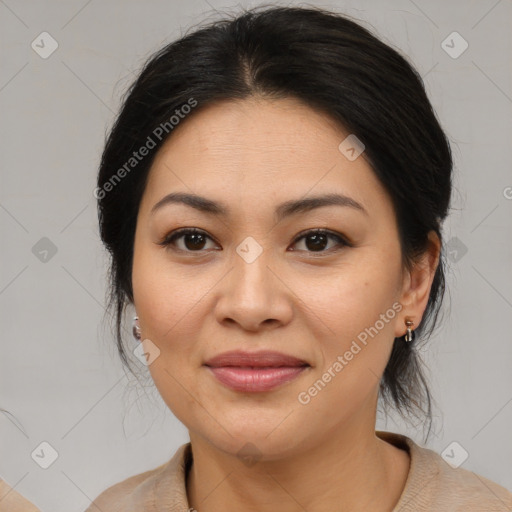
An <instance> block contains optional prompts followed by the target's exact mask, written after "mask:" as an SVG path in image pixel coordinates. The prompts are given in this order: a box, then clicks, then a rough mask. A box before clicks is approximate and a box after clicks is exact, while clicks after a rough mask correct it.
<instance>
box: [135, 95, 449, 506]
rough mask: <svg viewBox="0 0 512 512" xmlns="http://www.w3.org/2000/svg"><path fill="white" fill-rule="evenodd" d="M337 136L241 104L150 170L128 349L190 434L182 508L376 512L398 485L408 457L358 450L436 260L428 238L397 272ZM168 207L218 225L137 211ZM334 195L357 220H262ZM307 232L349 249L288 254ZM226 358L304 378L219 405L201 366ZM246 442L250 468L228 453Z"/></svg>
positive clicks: (318, 121)
mask: <svg viewBox="0 0 512 512" xmlns="http://www.w3.org/2000/svg"><path fill="white" fill-rule="evenodd" d="M347 135H348V133H347V132H345V131H343V129H342V128H341V127H340V126H339V125H338V124H337V123H335V122H334V121H333V120H332V119H331V118H330V117H329V116H327V115H325V114H323V113H320V112H317V111H315V110H312V109H311V108H309V107H308V106H305V105H304V104H302V103H300V102H299V101H297V100H295V99H291V98H290V99H279V100H272V101H270V100H268V99H262V98H254V97H253V98H250V99H246V100H243V101H236V102H234V101H230V102H223V103H218V104H215V105H210V106H208V107H206V108H203V109H202V110H198V111H197V112H195V113H194V115H191V116H190V117H189V118H187V119H185V120H184V121H182V122H181V124H180V125H179V126H178V127H177V128H175V131H174V132H173V134H172V136H171V137H170V138H169V139H168V140H167V141H166V143H165V145H164V146H163V147H162V148H161V149H160V151H159V153H158V154H157V155H156V158H155V161H154V163H153V166H152V168H151V171H150V175H149V180H148V184H147V187H146V190H145V192H144V196H143V198H142V202H141V205H140V210H139V215H138V219H137V228H136V234H135V242H134V261H133V274H132V278H133V292H134V306H135V309H136V312H137V315H138V316H139V319H140V320H139V322H140V326H141V334H142V339H149V340H151V342H152V343H153V344H154V345H153V346H156V347H158V349H159V350H160V354H159V356H158V357H157V358H156V359H155V360H154V362H152V363H151V364H150V365H149V370H150V372H151V376H152V378H153V380H154V382H155V385H156V387H157V389H158V391H159V392H160V394H161V396H162V397H163V399H164V401H165V402H166V404H167V405H168V407H169V408H170V409H171V410H172V412H173V413H174V414H175V415H176V417H177V418H178V419H179V420H180V421H182V422H183V424H184V425H185V426H186V427H187V428H188V430H189V434H190V439H191V442H192V450H193V456H194V463H193V466H192V469H191V471H190V475H189V478H188V482H187V493H188V497H189V500H190V504H191V506H193V507H194V508H196V509H197V510H198V511H200V512H209V511H221V510H244V511H251V510H255V511H256V510H258V511H260V512H261V511H267V510H268V511H270V510H272V511H273V510H275V509H276V507H277V506H279V509H280V511H281V512H283V511H285V512H288V511H299V510H300V511H302V510H304V509H306V510H308V512H315V511H325V510H337V511H345V510H347V511H348V510H350V511H359V510H361V511H362V510H373V511H389V510H392V508H393V506H394V505H395V504H396V502H397V501H398V498H399V496H400V494H401V492H402V490H403V487H404V485H405V481H406V478H407V474H408V470H409V457H408V455H407V453H406V452H405V451H402V450H400V449H398V448H395V447H394V446H392V445H391V444H388V443H386V442H384V441H382V440H380V439H378V438H377V437H376V435H375V419H376V407H377V396H378V386H379V380H380V378H381V376H382V374H383V372H384V369H385V366H386V363H387V361H388V359H389V356H390V353H391V348H392V344H393V339H394V338H395V336H402V335H403V334H405V332H406V327H405V323H404V321H405V318H406V317H410V318H411V319H412V320H413V322H414V325H418V324H419V322H420V320H421V317H422V315H423V312H424V310H425V307H426V304H427V301H428V296H429V291H430V287H431V284H432V280H433V277H434V273H435V269H436V266H437V263H438V258H439V248H440V246H439V240H438V238H437V237H436V236H435V235H434V234H433V236H432V237H431V244H430V249H429V250H428V251H427V252H426V253H425V255H424V257H423V259H422V260H420V261H418V264H417V265H416V267H415V268H414V270H413V271H412V272H407V271H406V270H405V269H403V268H402V265H401V253H400V244H399V238H398V231H397V225H396V218H395V215H394V211H393V207H392V203H391V200H390V198H389V196H388V194H387V193H386V191H385V189H384V188H383V186H382V185H381V184H380V182H379V181H378V180H377V178H376V176H375V174H374V172H373V170H372V168H371V167H370V165H369V164H368V162H367V161H366V160H365V158H364V153H363V155H362V156H360V157H359V158H357V159H356V160H354V161H350V160H348V159H347V158H346V157H345V156H344V155H343V154H342V153H341V152H340V151H339V149H338V146H339V144H340V142H341V141H342V140H344V139H345V137H346V136H347ZM171 192H186V193H195V194H198V195H201V196H204V197H207V198H209V199H212V200H214V201H217V202H222V203H225V205H226V206H227V207H228V208H229V210H230V213H229V215H228V216H226V217H218V218H217V217H216V216H213V215H211V214H210V215H209V214H206V213H202V212H199V211H197V210H195V209H193V208H191V207H189V206H186V205H182V204H168V205H166V206H164V207H162V208H160V209H159V210H157V211H156V212H155V213H154V214H151V213H150V211H151V209H152V208H153V206H154V205H155V204H156V203H157V202H158V201H159V200H160V199H162V198H163V197H164V196H165V195H167V194H169V193H171ZM333 192H337V193H342V194H345V195H347V196H350V197H351V198H353V199H355V200H356V201H358V202H359V203H360V204H362V206H363V207H364V209H365V210H366V212H367V214H365V213H363V212H361V211H359V210H357V209H353V208H350V207H341V206H327V207H326V206H324V207H321V208H318V209H314V210H311V211H308V212H305V213H299V214H296V215H293V216H290V217H287V218H284V219H282V220H280V221H279V222H276V218H275V216H274V210H275V208H276V206H277V205H279V204H280V203H282V202H284V201H288V200H293V199H300V198H304V197H310V196H313V195H317V194H325V193H333ZM185 227H189V228H197V229H199V230H202V231H204V232H205V234H206V235H207V237H206V238H205V239H204V242H203V244H202V246H201V245H200V244H199V245H198V244H197V242H194V240H193V239H191V238H190V237H189V236H188V237H187V236H185V237H182V238H179V239H178V240H175V242H174V246H173V245H169V246H167V247H165V246H162V245H159V244H158V242H160V241H161V240H162V239H164V238H165V237H166V235H168V234H169V233H171V232H172V231H175V230H177V229H179V228H185ZM315 228H323V229H328V230H330V231H332V232H335V233H339V234H341V235H342V236H344V237H346V238H348V240H349V241H350V242H351V245H352V246H343V245H340V246H338V245H337V241H336V240H335V239H331V238H328V239H327V240H326V242H325V248H321V249H320V250H319V251H318V250H315V246H314V244H313V243H311V238H309V239H308V238H307V237H306V238H301V239H299V240H297V235H299V234H300V233H301V232H303V231H305V230H310V229H315ZM249 236H250V237H252V238H254V240H256V241H257V243H258V244H259V245H260V246H261V248H262V249H263V252H262V253H261V254H260V255H259V257H258V258H256V259H255V261H253V262H252V263H247V262H246V261H245V260H244V259H243V258H242V257H240V255H239V254H238V253H237V252H236V248H237V247H238V246H239V245H240V244H241V242H242V241H244V240H245V238H246V237H249ZM208 237H209V238H208ZM180 249H181V251H180ZM396 302H398V303H399V304H400V305H401V306H402V309H401V311H400V312H399V313H396V315H394V318H392V319H390V320H388V322H385V323H384V327H383V328H382V329H381V330H380V331H379V332H378V334H377V335H374V337H373V338H369V341H368V343H367V345H366V346H364V348H362V350H360V351H359V352H358V353H357V355H355V356H354V357H353V359H352V360H351V361H349V362H348V364H347V365H346V366H344V368H343V369H342V371H340V372H339V373H337V374H336V376H335V377H334V378H332V379H331V381H330V382H329V383H328V384H327V385H326V386H325V387H324V388H323V389H322V390H321V391H320V392H318V394H317V395H316V396H315V397H314V398H312V399H311V401H310V402H309V403H308V404H306V405H303V404H301V403H300V402H299V401H298V395H299V393H301V392H304V391H307V390H308V389H309V388H310V387H311V386H312V384H313V383H314V382H315V381H317V380H318V379H321V378H322V374H324V372H325V371H327V369H328V368H329V367H332V365H333V363H334V362H335V361H336V360H337V357H338V356H340V355H343V354H344V353H345V352H346V351H347V350H348V349H349V348H350V346H351V343H352V341H353V340H355V339H356V338H357V336H358V334H359V333H361V332H362V331H364V330H365V328H368V327H370V326H374V325H375V323H376V321H377V320H378V319H379V318H381V317H380V315H382V314H386V312H387V311H388V310H390V308H391V307H392V304H393V303H396ZM389 316H390V315H389ZM233 349H240V350H247V351H257V350H264V349H270V350H277V351H280V352H284V353H286V354H291V355H293V356H295V357H299V358H301V359H304V360H306V361H307V362H308V363H309V365H310V368H308V369H307V370H306V371H304V372H303V373H302V374H301V375H300V376H299V377H298V378H296V379H295V380H293V381H291V382H288V383H285V384H284V385H282V386H280V387H279V388H277V389H274V390H272V391H267V392H263V393H244V392H238V391H233V390H231V389H229V388H227V387H225V386H224V385H223V384H221V383H220V382H219V381H217V380H216V379H215V377H214V376H213V375H211V373H210V372H209V371H208V369H207V368H205V367H204V366H203V364H204V363H205V361H206V360H207V359H209V358H211V357H213V356H214V355H217V354H219V353H221V352H225V351H228V350H233ZM246 443H252V445H254V446H255V447H256V450H257V453H258V460H257V462H256V463H255V464H252V465H249V464H246V463H244V462H243V461H242V460H241V458H240V457H238V456H237V453H238V451H239V450H240V449H241V448H242V447H243V446H244V445H246Z"/></svg>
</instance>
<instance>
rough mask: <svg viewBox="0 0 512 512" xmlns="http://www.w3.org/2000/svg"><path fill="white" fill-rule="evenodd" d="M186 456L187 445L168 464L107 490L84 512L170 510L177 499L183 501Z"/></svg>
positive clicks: (188, 447)
mask: <svg viewBox="0 0 512 512" xmlns="http://www.w3.org/2000/svg"><path fill="white" fill-rule="evenodd" d="M189 453H190V443H187V444H184V445H182V446H180V447H179V448H178V449H177V450H176V452H175V454H174V455H173V456H172V458H171V459H170V460H169V461H168V462H166V463H164V464H162V465H160V466H158V467H156V468H155V469H151V470H149V471H145V472H143V473H139V474H138V475H134V476H131V477H129V478H126V479H125V480H123V481H121V482H118V483H116V484H114V485H112V486H111V487H108V488H107V489H106V490H104V491H103V492H102V493H101V494H100V495H99V496H98V497H97V498H96V499H95V500H94V501H93V502H92V503H91V505H90V506H89V507H88V508H87V510H86V511H85V512H99V511H101V512H142V511H146V510H147V511H156V510H161V508H156V507H162V506H164V507H166V506H168V507H170V506H171V505H172V504H173V503H174V502H176V500H177V499H178V500H183V499H185V500H186V490H185V489H186V487H185V463H186V460H187V457H188V455H189ZM185 510H186V509H185Z"/></svg>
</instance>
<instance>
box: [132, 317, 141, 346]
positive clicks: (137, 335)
mask: <svg viewBox="0 0 512 512" xmlns="http://www.w3.org/2000/svg"><path fill="white" fill-rule="evenodd" d="M132 333H133V337H134V338H135V339H136V340H137V341H140V338H141V334H140V326H139V317H138V316H134V317H133V327H132Z"/></svg>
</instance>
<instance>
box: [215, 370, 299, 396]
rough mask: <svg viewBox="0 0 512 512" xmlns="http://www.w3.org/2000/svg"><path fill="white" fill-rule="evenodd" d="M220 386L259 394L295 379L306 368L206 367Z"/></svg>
mask: <svg viewBox="0 0 512 512" xmlns="http://www.w3.org/2000/svg"><path fill="white" fill-rule="evenodd" d="M207 368H208V369H209V370H210V371H211V372H212V373H213V375H215V377H216V378H217V379H218V380H219V381H220V382H222V384H224V385H226V386H227V387H229V388H231V389H233V390H235V391H245V392H253V393H254V392H260V391H269V390H271V389H274V388H276V387H278V386H280V385H281V384H284V383H285V382H289V381H291V380H293V379H295V378H297V377H298V376H299V375H300V374H301V373H302V372H303V371H304V370H305V369H306V368H308V366H283V367H279V368H254V367H252V368H242V367H239V366H220V367H215V368H213V367H211V366H208V367H207Z"/></svg>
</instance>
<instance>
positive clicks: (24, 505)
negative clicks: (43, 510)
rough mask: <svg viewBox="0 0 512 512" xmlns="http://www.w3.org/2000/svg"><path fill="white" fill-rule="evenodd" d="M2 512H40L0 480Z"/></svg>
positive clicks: (0, 508) (0, 509) (0, 511)
mask: <svg viewBox="0 0 512 512" xmlns="http://www.w3.org/2000/svg"><path fill="white" fill-rule="evenodd" d="M0 512H39V509H38V508H37V507H36V506H35V505H33V504H32V503H31V502H30V501H28V500H27V499H26V498H24V497H23V496H22V495H21V494H20V493H18V492H16V491H15V490H14V489H13V488H12V487H11V486H10V485H9V484H7V482H4V481H3V480H0Z"/></svg>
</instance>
